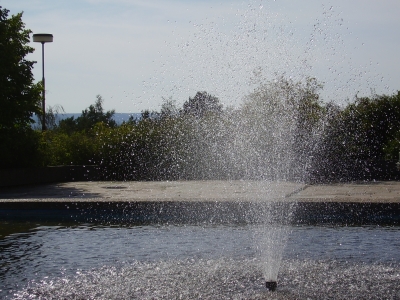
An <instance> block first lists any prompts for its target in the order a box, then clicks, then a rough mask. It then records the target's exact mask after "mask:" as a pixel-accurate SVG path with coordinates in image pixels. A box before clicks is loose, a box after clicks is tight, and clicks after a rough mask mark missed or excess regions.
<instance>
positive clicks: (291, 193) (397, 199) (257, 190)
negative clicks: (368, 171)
mask: <svg viewBox="0 0 400 300" xmlns="http://www.w3.org/2000/svg"><path fill="white" fill-rule="evenodd" d="M266 199H267V200H270V201H294V200H298V201H301V202H363V203H368V202H371V203H400V182H395V181H388V182H373V183H359V184H357V183H351V184H329V185H304V184H298V183H292V182H264V181H215V180H213V181H157V182H154V181H153V182H137V181H132V182H67V183H57V184H48V185H35V186H21V187H12V188H0V202H50V201H51V202H54V201H56V202H92V201H96V202H113V201H130V202H135V201H141V202H142V201H145V202H146V201H149V202H152V201H157V202H159V201H265V200H266Z"/></svg>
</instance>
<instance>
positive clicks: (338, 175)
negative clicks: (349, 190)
mask: <svg viewBox="0 0 400 300" xmlns="http://www.w3.org/2000/svg"><path fill="white" fill-rule="evenodd" d="M399 132H400V94H399V93H397V95H396V94H395V95H392V96H387V95H381V96H378V95H375V96H373V97H371V98H368V97H364V98H357V99H356V101H355V102H354V103H351V104H349V105H348V106H347V107H346V108H344V109H342V110H337V112H336V113H335V114H333V115H332V116H331V118H330V121H329V123H328V125H327V127H326V129H325V131H324V137H323V141H322V142H321V146H320V148H321V149H323V153H322V152H321V153H320V155H319V159H320V162H321V163H320V167H319V168H318V167H315V169H319V170H320V171H319V172H320V174H321V175H322V177H324V178H325V179H323V180H327V179H328V180H329V179H335V180H344V181H347V180H356V179H357V180H370V179H387V178H395V176H397V175H396V170H395V163H394V162H393V161H391V160H393V159H397V157H398V152H399V150H400V148H399V143H398V142H397V141H398V137H399Z"/></svg>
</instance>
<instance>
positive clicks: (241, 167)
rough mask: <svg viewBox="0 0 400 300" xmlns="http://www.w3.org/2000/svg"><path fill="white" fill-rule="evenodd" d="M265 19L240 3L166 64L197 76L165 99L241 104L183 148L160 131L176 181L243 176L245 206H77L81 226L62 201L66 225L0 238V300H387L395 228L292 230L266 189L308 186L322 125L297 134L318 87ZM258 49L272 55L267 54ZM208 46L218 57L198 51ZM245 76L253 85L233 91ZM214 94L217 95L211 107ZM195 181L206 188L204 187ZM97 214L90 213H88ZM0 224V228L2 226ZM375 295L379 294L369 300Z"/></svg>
mask: <svg viewBox="0 0 400 300" xmlns="http://www.w3.org/2000/svg"><path fill="white" fill-rule="evenodd" d="M264 11H265V9H264V10H262V8H260V7H259V5H255V4H254V3H251V4H250V6H249V9H248V10H246V11H245V12H244V13H243V16H242V17H243V20H241V21H240V23H239V26H238V28H239V29H238V30H237V31H236V30H234V32H233V38H232V36H231V33H228V34H226V33H225V31H226V30H225V29H223V30H221V31H218V30H216V28H218V27H217V25H216V24H214V23H213V24H206V25H202V26H199V27H198V28H200V29H199V30H200V31H199V32H196V34H195V35H196V37H195V38H194V39H193V40H191V41H189V42H188V43H186V42H185V43H184V45H185V46H183V47H182V48H180V52H179V55H178V56H179V57H183V58H184V60H185V62H186V63H188V64H191V65H192V66H193V67H192V69H193V73H196V74H202V76H200V77H199V78H196V80H195V81H196V82H195V83H194V82H193V81H188V80H187V79H186V78H193V74H191V75H190V76H184V77H185V79H183V80H182V83H181V84H182V86H181V87H180V88H178V89H186V88H187V87H190V88H191V87H193V86H195V89H196V90H197V89H199V86H201V85H203V84H204V85H205V86H207V87H208V86H209V87H211V88H212V89H213V90H214V91H215V93H216V94H217V95H218V96H219V97H220V98H221V99H224V98H228V99H229V98H230V97H231V98H232V99H233V100H232V103H233V104H237V102H238V101H239V99H237V96H233V95H248V96H247V97H246V98H245V99H244V101H243V104H242V106H241V109H240V112H238V110H235V109H232V110H230V111H227V112H226V114H225V115H224V116H218V118H213V117H212V116H211V117H209V118H206V119H203V120H199V119H196V118H195V117H193V118H189V119H186V120H185V121H184V122H187V123H184V125H185V126H184V128H190V129H191V131H190V133H191V135H190V139H189V142H188V139H187V136H185V135H184V134H181V133H182V132H178V133H179V134H172V135H171V136H173V137H174V140H172V142H173V143H177V144H178V146H179V145H180V146H181V145H184V146H185V147H186V148H185V150H187V149H188V150H187V151H188V154H187V155H188V156H187V157H186V160H180V161H179V164H180V165H179V170H180V172H182V173H183V174H184V175H185V176H187V177H190V176H192V177H194V178H201V179H202V180H210V179H215V178H222V179H224V180H226V186H227V187H226V188H227V189H228V188H229V185H230V182H232V181H235V180H239V181H240V180H242V181H243V182H245V183H246V186H245V187H244V188H243V190H244V191H243V192H244V193H245V192H246V189H251V188H252V187H253V186H254V185H256V186H257V191H258V198H257V199H256V200H257V201H255V199H252V198H250V197H248V198H246V197H244V198H243V197H241V198H240V197H238V199H239V200H237V199H233V200H232V203H231V204H229V203H228V204H224V203H221V202H218V201H214V202H212V201H209V202H207V203H201V202H200V203H194V204H193V203H192V204H191V203H188V202H189V201H186V202H183V201H182V202H183V204H182V203H180V204H177V203H178V202H179V201H177V199H175V201H171V203H161V204H159V203H158V204H157V203H151V204H150V205H149V204H143V203H139V204H129V203H128V204H126V203H125V204H123V203H117V205H115V204H109V205H110V206H107V204H99V203H97V204H94V205H93V206H95V207H92V206H90V205H91V204H90V205H89V206H83V204H82V206H81V207H80V208H79V209H77V210H76V211H79V212H80V213H81V215H79V216H80V217H83V218H84V219H83V220H84V221H81V220H79V221H77V220H78V214H76V215H75V212H76V211H75V210H73V209H74V207H73V204H71V205H69V206H70V207H68V211H67V213H66V215H67V216H73V219H72V220H73V221H75V222H71V219H70V220H68V221H62V222H54V220H53V221H48V222H39V224H37V222H34V221H33V222H30V223H29V222H28V223H26V222H22V223H21V224H22V225H21V224H18V225H21V226H24V228H23V230H22V229H21V232H13V234H7V236H6V237H3V238H2V240H0V253H2V256H3V257H4V259H3V260H2V261H1V263H2V271H1V272H0V279H1V281H2V282H3V284H4V286H5V287H6V288H4V287H3V288H1V287H0V296H4V297H9V298H10V299H27V298H32V299H198V298H204V299H265V298H267V299H268V298H274V299H299V298H300V299H306V298H321V294H320V292H321V291H322V290H323V289H326V290H327V293H328V292H329V293H330V295H332V297H333V298H335V299H349V298H363V297H364V298H365V297H369V298H371V299H373V298H376V299H378V298H377V297H378V296H379V297H382V298H385V297H386V298H391V297H392V298H393V295H395V297H396V296H397V297H400V295H399V292H398V282H399V272H398V270H399V265H400V261H399V258H398V257H397V256H395V255H394V253H398V249H399V247H400V245H399V241H398V238H397V235H398V228H391V227H373V226H371V227H367V228H364V227H359V226H358V227H357V226H355V227H343V228H341V227H340V226H337V227H335V226H333V227H329V226H311V225H310V224H306V225H304V224H303V226H294V225H292V221H293V216H294V215H295V213H296V206H297V204H296V202H294V201H292V202H289V201H285V200H286V199H287V198H288V196H290V195H289V194H288V193H287V191H286V190H285V191H278V189H277V185H279V184H282V183H284V182H287V181H291V182H295V183H298V184H299V185H301V184H303V183H304V182H306V181H307V180H308V179H309V178H308V175H309V173H308V171H309V166H310V160H312V155H311V154H312V153H313V151H315V148H316V145H318V139H319V132H320V130H322V127H323V121H324V120H322V123H321V125H320V126H319V124H313V126H312V129H310V128H311V127H310V126H308V125H309V124H308V123H307V120H303V119H302V118H301V113H304V111H301V108H302V107H303V106H302V104H304V102H305V101H311V103H312V102H313V101H317V100H318V99H317V98H316V96H317V94H318V91H319V88H320V86H319V84H318V82H317V81H316V80H314V79H312V78H308V77H307V76H308V75H309V73H311V71H312V66H311V65H312V64H311V61H312V59H311V58H310V57H311V56H312V54H310V53H311V52H312V51H311V50H312V45H311V44H312V43H311V42H310V41H308V42H307V43H306V46H305V47H306V50H307V51H306V54H305V57H303V56H302V55H303V54H299V53H297V51H298V47H297V48H296V49H295V50H293V51H295V52H296V53H295V54H291V53H290V52H289V51H290V49H291V47H293V45H294V44H295V43H296V42H295V41H294V40H293V39H294V38H293V37H292V36H293V35H292V32H291V31H290V29H288V28H286V27H282V26H283V25H282V26H281V27H279V26H278V29H279V30H274V28H276V27H275V25H273V22H272V21H271V17H272V16H268V14H267V13H264ZM328 15H329V14H328ZM325 17H326V15H325ZM275 19H276V18H275ZM209 26H210V27H209ZM267 29H268V30H267ZM269 29H271V30H269ZM224 30H225V31H224ZM314 34H315V32H313V33H312V34H311V35H314ZM271 41H272V42H271ZM270 43H273V47H269V48H266V47H265V45H266V44H270ZM187 44H190V45H191V47H190V49H188V47H187V46H186V45H187ZM204 45H207V46H204ZM210 45H213V46H214V47H216V48H218V49H219V50H218V51H216V52H213V51H203V50H204V49H205V48H204V47H210ZM192 49H198V50H199V51H196V50H192ZM265 49H268V50H267V51H266V50H265ZM199 52H200V53H199ZM209 55H211V57H209ZM215 56H217V57H215ZM274 61H275V63H273V62H274ZM277 61H279V63H276V62H277ZM173 63H174V59H171V64H173ZM166 65H167V66H168V64H166ZM259 66H268V73H269V74H273V75H274V77H273V78H267V77H268V76H269V75H268V76H267V75H266V74H265V71H263V70H261V69H259V68H258V67H259ZM252 72H253V73H254V74H255V77H254V78H253V79H252V81H251V82H246V83H245V84H244V85H243V84H242V82H241V81H244V79H243V78H247V77H248V76H247V74H250V73H252ZM204 74H206V75H207V74H208V75H210V74H211V76H204ZM276 74H278V75H276ZM280 74H283V75H282V76H280ZM207 78H212V80H211V81H209V80H208V79H207ZM335 80H337V81H340V80H341V79H335ZM166 89H168V88H166ZM199 90H201V88H200V89H199ZM226 90H230V96H226V97H223V96H224V95H225V94H224V91H226ZM235 102H236V103H235ZM177 130H180V129H179V128H178V129H177ZM175 133H176V132H175ZM176 137H178V138H176ZM179 138H182V140H179ZM169 146H171V147H172V146H173V145H172V144H171V145H169ZM178 150H182V149H178ZM173 153H180V152H179V151H175V152H173ZM203 184H204V189H207V188H208V186H207V181H204V182H203ZM121 186H122V184H121V185H118V187H121ZM128 188H129V185H128V187H127V189H128ZM238 194H239V191H238ZM210 198H212V197H210ZM76 205H77V204H76ZM141 205H142V206H141ZM77 206H78V205H77ZM185 206H186V208H185ZM82 207H84V209H83V208H82ZM97 207H98V211H99V214H97V215H94V216H89V215H88V214H89V211H90V210H95V209H97ZM111 210H112V212H110V211H111ZM138 211H141V212H142V214H138ZM143 212H146V213H145V214H144V215H145V218H144V217H143ZM153 215H154V216H156V217H154V218H152V216H153ZM137 216H141V217H142V218H143V219H136V217H137ZM159 216H162V217H159ZM85 218H86V219H85ZM7 224H8V223H7V222H3V223H2V228H3V230H5V229H4V228H7V226H8V225H7ZM11 225H12V226H13V227H15V226H16V225H15V224H11ZM11 231H12V230H11ZM389 241H390V242H389ZM391 241H394V242H391ZM381 245H384V247H381ZM286 246H287V247H286ZM285 247H286V248H285ZM377 257H379V259H378V260H377ZM371 274H374V275H375V277H373V278H372V277H371V276H370V275H371ZM278 275H279V276H278ZM278 283H279V285H278ZM2 289H3V290H2ZM9 290H12V292H11V293H9ZM376 290H380V291H382V293H383V294H380V295H376V294H372V293H371V291H376ZM272 292H274V293H272Z"/></svg>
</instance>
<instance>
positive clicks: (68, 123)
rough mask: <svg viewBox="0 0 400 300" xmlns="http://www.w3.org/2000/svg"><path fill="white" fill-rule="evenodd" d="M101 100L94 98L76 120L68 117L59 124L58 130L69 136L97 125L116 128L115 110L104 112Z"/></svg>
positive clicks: (100, 98) (97, 97)
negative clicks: (92, 102) (93, 101)
mask: <svg viewBox="0 0 400 300" xmlns="http://www.w3.org/2000/svg"><path fill="white" fill-rule="evenodd" d="M103 102H104V100H103V98H102V97H101V96H100V95H97V96H96V101H95V103H94V104H91V105H90V106H89V107H88V108H86V109H85V110H83V111H82V114H81V115H80V116H79V117H78V118H76V119H75V118H74V117H70V118H67V119H64V120H61V121H60V122H59V125H58V127H59V130H61V131H63V132H66V133H68V134H71V133H73V132H76V131H87V132H88V131H90V130H91V129H92V128H93V127H94V126H95V125H96V124H97V123H101V122H102V123H104V124H107V125H108V126H109V127H116V126H117V123H116V122H115V121H114V120H113V116H114V114H115V110H110V111H107V112H104V109H103Z"/></svg>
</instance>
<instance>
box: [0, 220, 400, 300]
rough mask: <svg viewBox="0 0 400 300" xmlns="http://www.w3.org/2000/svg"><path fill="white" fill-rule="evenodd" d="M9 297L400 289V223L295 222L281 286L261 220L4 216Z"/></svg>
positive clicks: (288, 294)
mask: <svg viewBox="0 0 400 300" xmlns="http://www.w3.org/2000/svg"><path fill="white" fill-rule="evenodd" d="M0 225H1V227H0V228H1V229H0V265H1V269H0V283H1V284H0V297H1V298H5V299H199V298H202V299H306V298H309V299H356V298H357V299H360V298H368V299H383V298H384V299H399V298H400V256H399V255H398V254H399V253H400V227H398V226H378V225H374V226H354V227H348V226H310V225H301V226H292V227H290V228H289V236H288V240H287V244H286V247H285V250H284V251H283V259H282V263H281V266H280V271H279V275H278V289H277V290H276V291H275V292H269V291H267V290H266V289H265V287H264V279H263V275H262V272H261V270H260V267H259V266H260V263H259V256H258V255H257V252H258V249H257V243H255V241H254V234H253V233H254V232H255V231H257V226H260V225H254V224H231V225H223V224H214V225H210V224H208V225H204V224H203V225H201V224H200V225H199V224H197V225H184V224H182V225H179V224H174V225H168V224H163V225H159V224H146V225H135V226H132V225H101V224H90V223H48V222H42V223H36V222H5V221H4V222H2V223H1V224H0Z"/></svg>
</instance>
